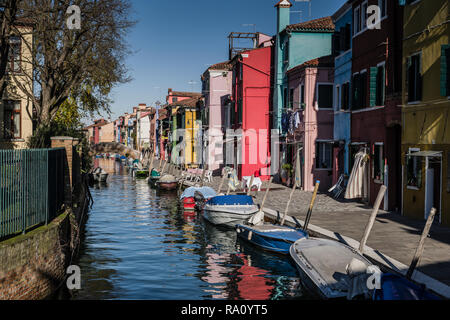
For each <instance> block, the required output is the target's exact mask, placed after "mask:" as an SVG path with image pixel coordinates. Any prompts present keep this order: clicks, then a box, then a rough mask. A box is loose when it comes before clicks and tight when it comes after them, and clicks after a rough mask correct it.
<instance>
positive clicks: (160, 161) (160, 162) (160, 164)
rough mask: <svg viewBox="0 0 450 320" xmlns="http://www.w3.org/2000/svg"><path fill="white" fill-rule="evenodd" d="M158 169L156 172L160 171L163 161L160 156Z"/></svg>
mask: <svg viewBox="0 0 450 320" xmlns="http://www.w3.org/2000/svg"><path fill="white" fill-rule="evenodd" d="M159 157H160V158H159V167H158V172H159V171H161V166H162V161H163V157H162V156H161V155H160V156H159Z"/></svg>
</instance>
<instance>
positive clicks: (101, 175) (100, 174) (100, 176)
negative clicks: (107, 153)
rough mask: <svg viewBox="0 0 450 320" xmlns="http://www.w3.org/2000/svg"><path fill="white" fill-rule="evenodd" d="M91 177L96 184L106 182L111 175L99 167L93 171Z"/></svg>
mask: <svg viewBox="0 0 450 320" xmlns="http://www.w3.org/2000/svg"><path fill="white" fill-rule="evenodd" d="M91 175H92V179H93V181H94V182H106V180H107V179H108V175H109V174H108V173H107V172H106V171H105V170H103V169H102V168H100V167H98V168H96V169H94V171H92V173H91Z"/></svg>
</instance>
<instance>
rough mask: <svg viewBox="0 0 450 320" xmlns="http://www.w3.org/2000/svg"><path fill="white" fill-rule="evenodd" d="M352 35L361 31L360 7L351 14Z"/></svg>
mask: <svg viewBox="0 0 450 320" xmlns="http://www.w3.org/2000/svg"><path fill="white" fill-rule="evenodd" d="M353 26H354V28H353V31H354V32H353V34H354V35H356V34H358V33H359V32H360V31H361V9H360V7H357V8H355V11H354V13H353Z"/></svg>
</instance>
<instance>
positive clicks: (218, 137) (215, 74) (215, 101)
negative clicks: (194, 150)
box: [202, 61, 233, 171]
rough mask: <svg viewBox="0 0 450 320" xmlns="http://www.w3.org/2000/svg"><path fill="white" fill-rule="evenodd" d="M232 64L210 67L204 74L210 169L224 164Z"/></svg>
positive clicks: (203, 86) (204, 122)
mask: <svg viewBox="0 0 450 320" xmlns="http://www.w3.org/2000/svg"><path fill="white" fill-rule="evenodd" d="M232 69H233V67H232V65H231V64H230V62H229V61H226V62H221V63H217V64H215V65H212V66H211V67H209V68H208V69H207V70H206V71H205V72H204V73H203V75H202V91H203V96H204V97H205V109H204V115H203V125H204V127H205V128H206V127H207V128H208V148H207V150H205V152H206V159H207V164H208V168H209V170H213V171H215V170H218V169H220V167H221V165H222V164H223V160H224V156H223V148H219V147H217V146H218V145H222V143H223V135H224V133H225V131H226V129H227V128H230V127H231V99H230V97H231V93H232V84H233V72H232Z"/></svg>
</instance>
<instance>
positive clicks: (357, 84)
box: [352, 71, 367, 110]
mask: <svg viewBox="0 0 450 320" xmlns="http://www.w3.org/2000/svg"><path fill="white" fill-rule="evenodd" d="M352 88H353V98H352V99H353V100H352V101H353V102H352V109H353V110H358V109H362V108H365V107H366V106H367V102H366V100H367V99H366V98H367V72H366V71H362V72H361V73H359V74H355V75H353V84H352Z"/></svg>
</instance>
